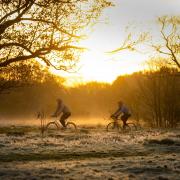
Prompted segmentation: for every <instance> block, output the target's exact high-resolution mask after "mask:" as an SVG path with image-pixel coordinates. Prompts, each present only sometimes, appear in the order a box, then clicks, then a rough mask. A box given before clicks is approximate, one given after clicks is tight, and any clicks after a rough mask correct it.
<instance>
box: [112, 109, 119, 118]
mask: <svg viewBox="0 0 180 180" xmlns="http://www.w3.org/2000/svg"><path fill="white" fill-rule="evenodd" d="M120 114H121V109H117V111H116V112H115V113H113V114H112V116H113V117H116V118H118V116H120Z"/></svg>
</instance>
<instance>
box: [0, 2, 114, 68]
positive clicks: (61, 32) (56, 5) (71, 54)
mask: <svg viewBox="0 0 180 180" xmlns="http://www.w3.org/2000/svg"><path fill="white" fill-rule="evenodd" d="M108 6H111V3H110V2H108V1H106V0H93V1H90V0H86V1H84V0H8V1H6V0H0V68H1V67H5V66H7V65H10V64H12V63H13V62H22V61H24V60H29V59H33V58H38V59H41V60H42V61H44V62H45V63H46V65H48V66H53V67H55V68H56V69H61V70H65V71H68V70H69V69H71V68H72V67H73V66H74V65H75V63H76V61H77V58H78V54H79V52H80V51H82V50H83V49H84V48H82V47H78V46H77V43H78V41H79V40H80V39H81V38H82V34H83V29H85V28H86V27H87V25H88V24H89V23H90V22H94V21H95V20H96V18H97V17H98V16H99V15H100V12H101V10H102V9H104V8H106V7H108Z"/></svg>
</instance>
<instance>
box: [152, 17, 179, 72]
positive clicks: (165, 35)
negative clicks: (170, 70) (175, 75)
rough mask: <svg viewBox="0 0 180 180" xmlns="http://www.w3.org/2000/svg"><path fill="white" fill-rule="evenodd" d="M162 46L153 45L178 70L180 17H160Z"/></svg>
mask: <svg viewBox="0 0 180 180" xmlns="http://www.w3.org/2000/svg"><path fill="white" fill-rule="evenodd" d="M158 22H159V23H160V25H161V30H160V32H161V36H162V40H163V42H164V43H163V44H158V45H153V47H154V48H155V50H156V51H157V52H159V53H160V54H163V55H167V56H168V58H170V60H171V62H173V63H174V64H175V65H176V66H177V67H178V68H179V69H180V17H167V16H164V17H160V18H159V19H158Z"/></svg>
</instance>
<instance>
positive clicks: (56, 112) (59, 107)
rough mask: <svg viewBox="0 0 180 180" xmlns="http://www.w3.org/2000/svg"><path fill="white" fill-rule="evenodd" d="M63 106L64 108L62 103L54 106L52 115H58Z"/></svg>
mask: <svg viewBox="0 0 180 180" xmlns="http://www.w3.org/2000/svg"><path fill="white" fill-rule="evenodd" d="M63 108H64V105H63V104H61V105H58V106H57V108H56V111H55V112H54V114H53V115H52V116H54V117H56V116H58V115H59V114H60V113H61V112H62V110H63Z"/></svg>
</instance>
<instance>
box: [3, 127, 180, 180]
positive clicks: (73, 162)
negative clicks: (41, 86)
mask: <svg viewBox="0 0 180 180" xmlns="http://www.w3.org/2000/svg"><path fill="white" fill-rule="evenodd" d="M0 179H78V180H79V179H109V180H112V179H161V180H165V179H170V180H171V179H177V180H179V179H180V131H179V129H176V130H160V129H153V130H152V129H143V130H139V131H132V132H125V133H116V132H111V133H109V132H106V131H105V128H104V127H103V126H102V127H100V126H99V127H92V126H91V127H82V126H81V127H79V129H78V130H77V132H73V131H72V132H67V131H51V132H50V133H48V134H44V136H43V137H42V136H41V133H40V130H39V127H37V126H6V127H0Z"/></svg>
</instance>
